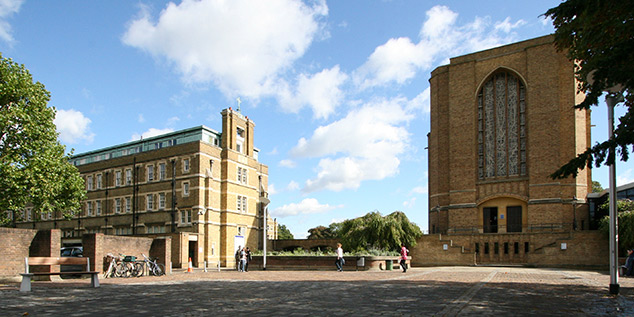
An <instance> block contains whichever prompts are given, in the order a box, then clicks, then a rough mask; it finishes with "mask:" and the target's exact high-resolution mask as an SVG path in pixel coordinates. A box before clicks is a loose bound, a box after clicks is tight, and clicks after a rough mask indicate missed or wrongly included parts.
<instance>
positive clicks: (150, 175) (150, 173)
mask: <svg viewBox="0 0 634 317" xmlns="http://www.w3.org/2000/svg"><path fill="white" fill-rule="evenodd" d="M153 180H154V165H149V166H148V167H147V181H148V182H151V181H153Z"/></svg>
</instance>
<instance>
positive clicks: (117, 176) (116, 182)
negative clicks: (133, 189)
mask: <svg viewBox="0 0 634 317" xmlns="http://www.w3.org/2000/svg"><path fill="white" fill-rule="evenodd" d="M114 185H115V186H121V171H116V172H115V173H114Z"/></svg>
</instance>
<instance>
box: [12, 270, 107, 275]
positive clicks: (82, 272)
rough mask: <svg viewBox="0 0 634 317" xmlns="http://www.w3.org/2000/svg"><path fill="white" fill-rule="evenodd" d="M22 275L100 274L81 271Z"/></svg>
mask: <svg viewBox="0 0 634 317" xmlns="http://www.w3.org/2000/svg"><path fill="white" fill-rule="evenodd" d="M20 274H21V275H79V274H99V272H96V271H81V272H32V273H20Z"/></svg>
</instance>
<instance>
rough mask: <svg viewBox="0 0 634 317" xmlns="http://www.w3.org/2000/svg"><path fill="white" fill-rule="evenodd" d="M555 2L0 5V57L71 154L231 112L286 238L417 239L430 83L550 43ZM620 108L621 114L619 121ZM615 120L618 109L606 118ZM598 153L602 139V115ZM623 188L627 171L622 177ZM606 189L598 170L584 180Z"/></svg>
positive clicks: (597, 112) (598, 112) (621, 166)
mask: <svg viewBox="0 0 634 317" xmlns="http://www.w3.org/2000/svg"><path fill="white" fill-rule="evenodd" d="M558 4H559V1H546V0H537V1H439V2H431V1H399V0H392V1H331V2H324V1H305V2H299V1H291V0H279V1H242V0H234V1H191V0H185V1H182V2H181V1H175V2H169V1H128V0H108V1H83V0H77V1H72V0H68V1H31V0H25V1H16V0H3V1H0V52H2V55H3V56H4V57H10V58H13V59H14V60H15V61H17V62H18V63H21V64H25V65H26V67H27V68H28V69H29V70H30V71H31V74H32V75H33V77H34V78H35V80H37V81H40V82H42V83H43V84H44V85H46V88H47V89H48V90H49V91H50V92H51V94H52V98H51V101H50V105H51V106H54V107H56V108H57V110H58V114H57V118H56V124H57V127H58V131H59V132H60V139H61V140H62V142H63V143H64V144H65V145H66V146H67V147H68V149H71V148H73V149H75V153H82V152H85V151H90V150H95V149H99V148H102V147H107V146H111V145H114V144H119V143H124V142H128V141H130V140H133V139H138V138H140V137H141V136H144V137H148V136H152V135H157V134H160V133H163V132H168V131H175V130H179V129H184V128H189V127H193V126H198V125H206V126H209V127H211V128H212V129H215V130H220V129H221V116H220V114H219V113H220V111H221V110H222V109H224V108H227V107H234V108H235V107H236V106H237V102H236V98H238V97H240V99H241V100H242V103H241V110H242V113H243V114H245V115H247V116H248V117H249V118H251V119H252V120H253V121H254V122H255V123H256V127H255V129H256V130H255V145H256V147H257V148H259V149H260V161H261V162H263V163H264V164H266V165H268V166H269V191H270V198H271V204H270V205H269V210H270V211H271V213H272V215H273V216H274V217H276V218H277V219H278V221H279V222H280V223H282V224H285V225H286V226H287V227H289V228H290V229H291V231H292V232H293V234H294V235H295V236H296V237H300V238H301V237H305V236H306V235H307V230H308V229H310V228H313V227H316V226H318V225H326V226H327V225H328V224H330V223H331V222H333V221H341V220H344V219H348V218H353V217H358V216H361V215H364V214H366V213H368V212H370V211H375V210H377V211H380V212H381V213H383V214H387V213H391V212H393V211H395V210H401V211H404V212H405V213H406V214H407V216H408V217H409V218H410V220H412V221H414V222H416V223H417V224H418V225H419V226H421V228H422V229H427V212H428V206H427V195H428V193H427V152H426V150H425V147H426V146H427V137H426V135H427V133H428V132H429V89H428V88H429V82H428V80H429V77H430V72H431V71H432V70H433V69H434V68H436V67H438V66H440V65H444V64H447V63H448V60H449V58H450V57H453V56H459V55H463V54H467V53H470V52H474V51H478V50H482V49H486V48H491V47H495V46H499V45H503V44H508V43H512V42H516V41H521V40H526V39H530V38H534V37H538V36H542V35H546V34H550V33H552V32H553V31H554V29H553V27H552V23H550V21H547V20H545V19H544V18H543V17H540V15H541V14H543V13H544V12H545V11H546V10H548V9H549V8H551V7H554V6H556V5H558ZM621 108H622V107H621ZM622 113H623V109H619V108H617V116H620V115H621V114H622ZM592 120H593V124H594V125H596V127H594V128H592V133H593V134H592V137H593V143H595V142H597V141H601V140H604V139H606V138H607V115H606V111H605V106H604V105H601V106H599V107H595V109H594V110H593V112H592ZM617 174H618V180H617V182H618V184H619V185H622V184H625V183H628V182H632V181H634V163H633V162H632V161H630V162H627V163H622V162H619V163H617ZM593 178H594V179H595V180H598V181H600V182H601V183H602V184H603V186H604V187H607V184H608V177H607V168H599V169H594V170H593Z"/></svg>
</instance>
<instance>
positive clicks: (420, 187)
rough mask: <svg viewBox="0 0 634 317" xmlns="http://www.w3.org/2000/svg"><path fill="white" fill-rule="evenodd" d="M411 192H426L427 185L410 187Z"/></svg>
mask: <svg viewBox="0 0 634 317" xmlns="http://www.w3.org/2000/svg"><path fill="white" fill-rule="evenodd" d="M411 193H412V194H427V186H417V187H414V188H412V191H411Z"/></svg>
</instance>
